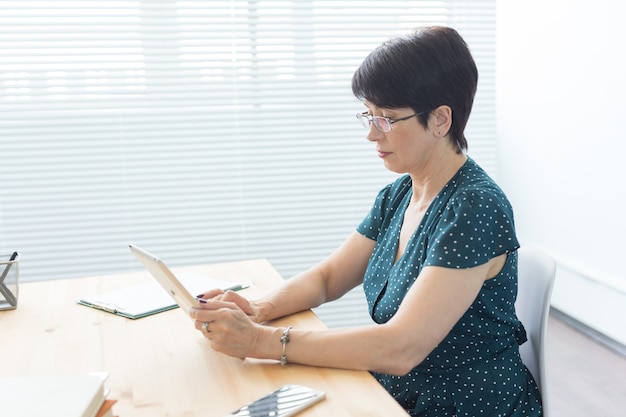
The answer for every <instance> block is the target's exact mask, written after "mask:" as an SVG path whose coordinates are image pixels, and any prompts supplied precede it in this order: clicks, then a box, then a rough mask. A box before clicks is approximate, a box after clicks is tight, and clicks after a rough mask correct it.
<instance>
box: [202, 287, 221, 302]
mask: <svg viewBox="0 0 626 417" xmlns="http://www.w3.org/2000/svg"><path fill="white" fill-rule="evenodd" d="M222 294H224V290H222V289H221V288H213V289H212V290H208V291H205V292H203V293H202V294H198V295H196V298H202V299H204V300H208V299H209V298H214V297H217V296H220V295H222Z"/></svg>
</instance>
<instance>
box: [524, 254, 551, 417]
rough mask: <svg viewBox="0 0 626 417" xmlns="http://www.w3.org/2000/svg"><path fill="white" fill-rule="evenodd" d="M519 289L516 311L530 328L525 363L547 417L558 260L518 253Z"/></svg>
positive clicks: (544, 255)
mask: <svg viewBox="0 0 626 417" xmlns="http://www.w3.org/2000/svg"><path fill="white" fill-rule="evenodd" d="M518 254H519V255H518V256H519V257H518V268H519V269H518V290H517V301H515V310H516V311H517V317H518V318H519V319H520V320H521V322H522V324H523V325H524V327H525V328H526V334H527V337H528V341H527V342H526V343H524V344H522V345H521V346H520V355H521V356H522V361H523V362H524V364H525V365H526V366H527V367H528V369H529V370H530V372H531V373H532V374H533V377H534V378H535V381H537V385H539V391H540V392H541V397H542V401H543V412H544V416H546V417H547V416H549V409H548V403H549V396H548V386H547V385H548V381H547V378H546V360H545V352H546V349H545V344H546V329H547V327H548V313H549V312H550V298H551V296H552V287H553V286H554V278H555V275H556V263H555V262H554V260H553V259H552V258H551V257H550V256H548V255H547V254H545V253H544V252H541V251H539V250H537V249H533V248H529V247H521V248H520V249H519V250H518Z"/></svg>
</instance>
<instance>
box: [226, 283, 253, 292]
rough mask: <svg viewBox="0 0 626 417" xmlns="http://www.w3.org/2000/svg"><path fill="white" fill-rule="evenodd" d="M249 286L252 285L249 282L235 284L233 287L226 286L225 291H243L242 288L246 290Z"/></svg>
mask: <svg viewBox="0 0 626 417" xmlns="http://www.w3.org/2000/svg"><path fill="white" fill-rule="evenodd" d="M248 287H250V286H249V285H247V284H237V285H233V286H232V287H228V288H224V291H241V290H245V289H246V288H248Z"/></svg>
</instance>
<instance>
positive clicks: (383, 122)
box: [372, 116, 391, 133]
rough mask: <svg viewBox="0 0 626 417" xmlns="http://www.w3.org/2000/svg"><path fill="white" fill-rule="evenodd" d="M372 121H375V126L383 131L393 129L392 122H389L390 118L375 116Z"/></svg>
mask: <svg viewBox="0 0 626 417" xmlns="http://www.w3.org/2000/svg"><path fill="white" fill-rule="evenodd" d="M372 122H373V123H374V126H376V129H378V130H380V131H381V132H383V133H387V132H389V131H390V130H391V123H389V120H388V119H386V118H384V117H380V116H374V117H373V120H372Z"/></svg>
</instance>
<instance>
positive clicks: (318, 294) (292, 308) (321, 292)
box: [255, 268, 326, 322]
mask: <svg viewBox="0 0 626 417" xmlns="http://www.w3.org/2000/svg"><path fill="white" fill-rule="evenodd" d="M325 292H326V291H325V287H324V283H323V279H322V277H321V275H320V272H319V271H318V270H317V268H315V269H311V270H308V271H305V272H303V273H301V274H298V275H296V276H294V277H292V278H290V279H288V280H287V281H285V282H284V284H283V285H282V286H280V287H279V288H277V289H276V290H274V291H271V292H269V293H268V294H266V295H264V296H263V297H261V298H259V299H257V300H255V303H256V304H257V306H258V307H259V315H258V316H259V317H258V318H259V322H265V321H268V320H273V319H276V318H280V317H284V316H287V315H289V314H293V313H297V312H299V311H304V310H308V309H310V308H314V307H317V306H319V305H321V304H322V303H324V302H325V301H326V293H325Z"/></svg>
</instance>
